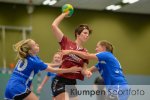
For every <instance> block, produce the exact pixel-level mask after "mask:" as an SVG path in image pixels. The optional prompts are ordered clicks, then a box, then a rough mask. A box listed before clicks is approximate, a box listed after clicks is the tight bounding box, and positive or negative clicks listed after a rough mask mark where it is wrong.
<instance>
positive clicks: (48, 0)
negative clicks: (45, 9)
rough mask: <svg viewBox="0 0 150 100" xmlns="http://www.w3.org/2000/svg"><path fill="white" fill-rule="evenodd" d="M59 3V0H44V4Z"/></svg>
mask: <svg viewBox="0 0 150 100" xmlns="http://www.w3.org/2000/svg"><path fill="white" fill-rule="evenodd" d="M55 3H57V0H45V1H43V5H54V4H55Z"/></svg>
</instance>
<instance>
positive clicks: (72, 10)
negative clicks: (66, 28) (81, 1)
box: [62, 4, 74, 17]
mask: <svg viewBox="0 0 150 100" xmlns="http://www.w3.org/2000/svg"><path fill="white" fill-rule="evenodd" d="M67 11H69V14H68V17H70V16H72V14H73V12H74V9H73V6H72V5H71V4H65V5H63V6H62V12H63V13H65V12H67Z"/></svg>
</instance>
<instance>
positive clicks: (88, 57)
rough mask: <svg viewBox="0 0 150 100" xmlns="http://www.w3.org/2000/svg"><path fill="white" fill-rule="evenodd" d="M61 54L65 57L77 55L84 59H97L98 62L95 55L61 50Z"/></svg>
mask: <svg viewBox="0 0 150 100" xmlns="http://www.w3.org/2000/svg"><path fill="white" fill-rule="evenodd" d="M61 52H62V54H63V55H68V54H75V55H78V56H80V57H81V58H84V59H96V60H98V58H97V56H96V54H93V53H87V52H82V51H76V50H61Z"/></svg>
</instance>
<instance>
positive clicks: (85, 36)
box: [77, 29, 89, 42]
mask: <svg viewBox="0 0 150 100" xmlns="http://www.w3.org/2000/svg"><path fill="white" fill-rule="evenodd" d="M77 37H78V38H79V39H80V40H81V41H82V42H86V41H87V40H88V39H89V30H87V29H84V30H83V31H82V32H81V34H80V35H78V36H77Z"/></svg>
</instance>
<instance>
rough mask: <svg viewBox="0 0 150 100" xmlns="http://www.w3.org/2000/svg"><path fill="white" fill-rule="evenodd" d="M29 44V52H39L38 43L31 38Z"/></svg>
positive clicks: (33, 53) (34, 53)
mask: <svg viewBox="0 0 150 100" xmlns="http://www.w3.org/2000/svg"><path fill="white" fill-rule="evenodd" d="M29 45H30V47H31V49H30V53H31V54H32V55H36V54H37V53H38V52H39V45H38V44H37V43H36V42H35V41H33V40H31V41H30V43H29Z"/></svg>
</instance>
